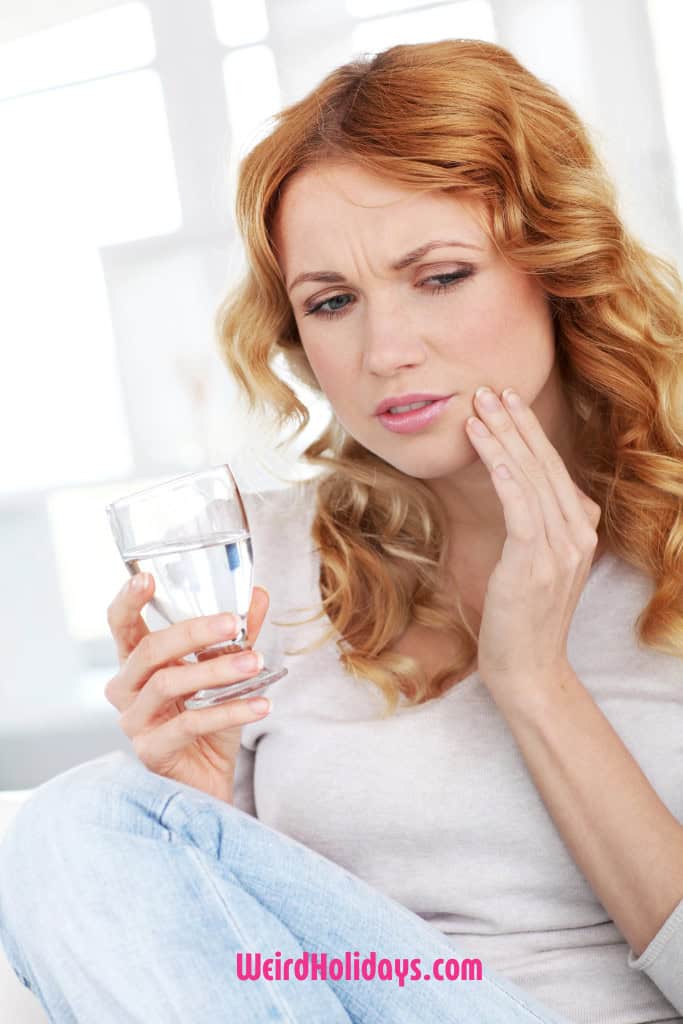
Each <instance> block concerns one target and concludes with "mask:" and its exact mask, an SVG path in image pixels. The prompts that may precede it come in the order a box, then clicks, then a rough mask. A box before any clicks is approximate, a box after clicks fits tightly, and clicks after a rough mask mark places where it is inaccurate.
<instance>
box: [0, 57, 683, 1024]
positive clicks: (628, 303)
mask: <svg viewBox="0 0 683 1024" xmlns="http://www.w3.org/2000/svg"><path fill="white" fill-rule="evenodd" d="M237 213H238V221H239V226H240V229H241V232H242V235H243V238H244V241H245V244H246V247H247V252H248V256H249V272H248V274H247V276H246V278H245V280H244V281H243V282H241V283H240V285H239V287H238V288H237V289H236V290H235V292H234V293H233V294H232V295H231V296H229V297H228V299H227V300H226V303H225V304H224V306H223V308H222V310H221V315H220V318H219V327H220V340H221V346H222V350H223V352H224V355H225V359H226V363H227V365H228V367H229V369H230V370H231V371H232V373H233V374H234V375H235V377H236V378H237V380H238V381H239V382H240V383H241V385H242V387H243V388H244V390H245V392H246V394H247V396H248V397H249V399H250V401H251V402H252V404H253V405H255V404H259V403H260V404H266V405H268V406H269V407H270V408H271V409H272V410H273V413H274V414H275V415H276V416H279V418H280V420H281V422H282V423H283V424H285V423H286V422H288V421H289V420H291V418H292V417H298V418H299V420H300V429H301V428H303V426H304V425H305V424H306V423H307V421H308V413H307V411H306V409H305V406H304V405H303V404H302V403H301V402H300V401H299V399H298V398H297V397H296V395H295V393H294V392H293V391H292V390H291V389H290V388H289V387H288V386H287V385H286V384H285V383H284V382H283V381H282V380H281V379H280V378H279V377H277V376H276V375H275V373H274V372H273V370H272V369H271V366H270V359H271V357H272V356H273V355H274V354H275V353H276V352H278V351H280V352H284V353H285V356H286V358H287V361H288V363H289V366H290V368H291V369H292V370H293V371H294V372H295V373H297V374H298V376H299V377H300V379H301V380H302V381H303V382H305V383H306V384H308V385H309V386H310V387H311V388H313V389H315V390H317V391H319V392H320V393H322V394H324V395H325V396H326V397H327V399H328V400H329V402H330V405H331V407H332V410H333V419H332V422H331V425H330V427H329V429H328V430H326V431H325V432H324V434H323V435H322V436H321V437H320V438H318V439H317V440H316V441H315V442H314V443H313V444H311V445H309V446H308V448H307V449H306V451H305V453H304V455H305V457H306V458H307V459H308V460H309V461H310V462H311V464H312V465H314V466H318V467H322V468H323V469H324V472H323V473H322V474H321V476H320V477H319V478H317V479H315V480H313V481H308V482H306V483H304V484H299V485H297V486H296V487H293V488H291V489H288V490H287V491H285V492H275V493H274V494H272V495H269V496H268V499H267V500H266V501H265V502H259V501H258V499H257V498H256V497H255V496H248V513H249V517H250V522H251V525H252V530H253V535H254V539H255V551H256V553H257V578H258V579H259V582H262V583H267V589H268V590H269V591H270V596H268V594H266V593H264V591H263V590H259V589H257V590H256V591H255V597H254V602H253V604H252V608H251V610H250V617H249V635H250V637H252V638H260V641H264V643H263V644H261V643H260V642H259V644H258V645H257V646H267V645H270V646H271V647H277V648H278V651H279V655H278V656H280V655H281V656H282V657H286V656H289V657H291V659H292V660H291V661H290V674H289V676H288V677H287V678H285V679H284V680H282V681H280V682H278V683H276V684H275V685H274V686H273V687H272V688H271V690H270V693H271V694H273V695H274V697H275V700H274V707H273V711H272V713H271V714H269V715H268V714H267V713H266V715H265V717H264V713H263V712H258V711H257V710H255V709H254V710H251V704H252V702H251V701H250V700H244V701H240V700H237V701H232V702H228V703H226V704H224V705H219V706H217V707H214V708H209V709H202V710H197V711H191V712H184V711H183V705H182V700H183V698H184V697H185V696H187V695H188V694H190V693H192V692H194V691H195V690H196V689H198V688H200V687H204V686H208V685H212V684H218V683H220V684H224V683H225V682H226V681H231V680H233V679H235V680H236V679H242V678H245V677H247V676H248V675H249V674H253V673H254V672H255V671H256V667H254V668H252V669H251V670H248V669H247V668H245V667H242V666H240V665H239V664H238V658H237V656H235V655H228V656H226V657H222V658H218V659H215V660H213V661H210V662H202V663H200V664H186V663H184V662H183V660H182V659H183V657H184V656H186V655H187V654H189V653H190V652H192V651H194V650H197V649H199V648H200V647H202V646H204V645H206V644H207V642H211V641H212V640H214V638H215V635H216V632H215V630H216V629H217V628H218V626H219V624H218V623H216V622H214V621H213V620H212V619H208V618H205V619H197V620H192V621H191V622H189V623H181V624H178V625H175V626H171V627H169V628H168V629H164V630H159V631H157V632H155V633H154V634H149V633H148V631H147V627H146V626H145V623H144V621H143V620H142V618H141V616H140V612H141V609H142V608H143V607H144V605H145V603H146V602H148V601H149V599H150V597H151V596H152V593H153V585H154V581H153V580H150V579H147V580H146V581H145V580H142V579H140V582H141V583H143V586H142V587H141V588H140V589H138V590H135V589H134V587H133V586H131V587H127V588H125V589H124V590H123V591H122V592H121V593H120V594H119V595H118V596H117V597H116V598H115V600H114V601H113V602H112V605H111V606H110V609H109V622H110V625H111V629H112V634H113V636H114V639H115V641H116V644H117V648H118V653H119V658H120V662H121V669H120V671H119V672H118V673H117V675H116V676H115V677H114V678H113V679H112V680H111V681H110V682H109V684H108V686H107V696H108V698H109V700H110V701H111V702H112V703H113V704H114V705H115V706H116V707H117V708H118V709H119V710H120V712H121V725H122V728H123V729H124V731H125V732H126V734H127V735H128V736H129V737H130V738H131V740H132V743H133V746H134V749H135V753H136V755H137V757H135V758H134V757H131V756H128V755H123V754H115V755H107V756H105V757H104V758H100V759H98V760H96V761H91V762H87V763H86V764H84V765H79V766H78V767H76V768H74V769H72V770H71V771H69V772H66V773H64V774H62V775H61V776H58V777H57V778H55V779H52V780H50V781H49V782H48V783H46V784H45V785H43V786H41V787H39V789H38V790H37V791H36V793H35V794H34V795H33V796H32V798H31V800H29V801H28V803H27V804H25V805H24V807H23V808H22V810H21V811H20V813H19V814H18V815H17V818H16V819H15V822H14V827H13V829H12V831H11V833H10V834H9V836H8V837H7V839H6V841H5V843H4V844H3V847H2V848H1V849H0V901H1V904H0V905H1V906H2V912H3V916H2V924H1V928H2V939H3V943H4V945H5V948H6V950H7V952H8V955H9V957H10V959H11V961H12V963H13V966H14V968H15V971H16V972H17V974H18V975H19V976H20V977H21V978H22V979H23V980H24V981H25V983H26V984H27V985H29V986H30V987H31V988H32V989H33V991H34V992H35V993H36V995H37V996H38V997H39V998H40V999H41V1001H42V1002H43V1004H44V1005H45V1006H46V1007H47V1008H48V1010H49V1012H50V1013H51V1014H52V1017H53V1019H55V1020H60V1021H66V1020H70V1021H71V1020H78V1021H85V1020H98V1021H106V1020H112V1021H114V1020H116V1021H122V1020H140V1021H143V1020H144V1021H145V1022H147V1021H169V1020H176V1019H177V1020H192V1021H195V1022H197V1021H207V1022H208V1021H216V1020H222V1019H229V1020H254V1021H256V1020H259V1021H260V1020H288V1021H309V1020H311V1021H319V1020H323V1019H326V1020H331V1021H364V1022H365V1021H373V1022H374V1021H379V1020H382V1021H389V1022H413V1021H416V1020H420V1021H423V1020H426V1021H431V1020H434V1021H451V1020H452V1021H468V1022H473V1021H482V1022H484V1021H485V1022H487V1024H491V1022H503V1021H537V1022H538V1021H543V1022H562V1021H570V1020H571V1021H586V1022H587V1021H592V1022H597V1021H600V1022H605V1024H607V1022H610V1024H617V1022H619V1024H626V1022H630V1024H636V1022H645V1021H655V1020H664V1019H666V1020H679V1021H681V1020H683V1017H682V1016H678V1015H677V1014H683V982H682V980H681V979H682V978H683V970H681V967H682V966H683V826H682V825H681V821H682V820H683V786H681V782H682V781H683V763H682V761H681V751H680V735H681V726H682V725H683V672H682V671H681V667H682V666H681V656H682V655H683V609H682V608H681V586H680V583H681V557H680V551H681V507H680V503H681V475H682V474H681V463H682V460H681V441H682V435H683V423H682V416H681V409H682V404H681V398H682V394H681V372H680V369H681V351H682V345H683V342H682V338H683V331H682V327H683V307H682V305H681V290H680V280H679V278H678V276H677V274H676V271H675V270H674V269H673V268H672V267H671V266H670V265H668V264H665V263H664V262H663V261H661V260H659V259H657V258H656V257H655V256H654V255H652V254H651V253H648V252H647V251H646V250H644V249H643V248H642V247H641V246H640V245H639V244H638V243H637V242H636V241H635V239H633V238H632V237H631V236H630V235H629V234H628V232H627V231H626V229H625V228H624V226H623V225H622V224H621V222H620V220H619V218H618V215H617V212H616V203H615V197H614V193H613V190H612V187H611V186H610V184H609V182H608V180H607V178H606V176H605V172H604V170H603V169H602V167H601V166H600V164H599V162H598V160H597V158H596V156H595V153H594V152H593V149H592V148H591V145H590V142H589V140H588V138H587V135H586V132H585V129H584V128H583V126H582V125H581V124H580V123H579V121H578V120H577V118H576V115H575V114H574V113H573V111H572V110H571V109H570V108H569V107H568V105H567V104H566V103H565V102H564V101H563V100H561V99H560V98H559V97H558V96H557V94H556V93H555V92H554V91H553V90H552V89H551V88H549V87H548V86H547V85H545V84H544V83H542V82H540V81H539V80H538V79H536V78H535V77H534V76H533V75H531V74H530V73H529V72H528V71H526V70H525V69H524V68H523V67H522V66H520V64H519V63H518V62H517V61H516V60H515V59H514V58H513V57H512V56H511V54H509V53H508V52H506V51H505V50H503V49H501V48H499V47H496V46H493V45H490V44H486V43H482V42H477V41H474V42H472V41H466V40H447V41H444V42H440V43H435V44H428V45H418V46H398V47H393V48H392V49H390V50H387V51H385V52H384V53H381V54H379V55H377V56H376V57H375V58H374V59H373V60H367V61H365V60H359V61H355V62H353V63H351V64H349V65H346V66H344V67H341V68H339V69H337V70H336V71H335V72H333V73H332V74H330V75H329V76H328V77H327V78H326V79H325V80H324V81H323V82H322V83H321V84H320V86H319V87H318V88H317V89H315V90H314V91H313V93H311V95H309V96H308V97H306V98H305V99H303V100H301V101H300V102H298V103H296V104H294V105H292V106H291V107H289V108H287V109H285V110H284V111H282V113H281V114H280V116H279V119H278V123H277V125H276V127H275V129H274V131H273V132H272V133H271V135H270V136H268V138H266V139H264V140H263V141H262V142H260V143H259V144H258V145H257V146H256V147H255V148H254V149H253V150H252V152H251V153H250V154H249V155H248V156H247V157H246V159H245V160H244V161H243V163H242V166H241V170H240V179H239V189H238V206H237ZM665 277H668V280H669V283H670V285H671V287H669V288H667V287H666V285H665V283H664V278H665ZM486 385H488V387H489V388H490V389H491V391H492V392H493V397H494V399H497V402H496V401H494V404H493V406H488V405H486V403H485V402H484V401H483V398H482V397H481V394H482V393H481V392H480V391H479V389H480V387H482V386H486ZM510 389H511V390H512V391H513V392H516V393H517V395H518V396H519V399H520V401H519V402H518V404H517V405H515V404H513V403H512V402H511V401H508V392H509V390H510ZM422 400H426V401H427V402H428V403H429V404H428V405H427V406H425V409H426V410H427V411H426V412H423V413H411V412H410V411H408V412H407V413H401V412H400V407H402V406H404V405H406V404H407V405H411V404H414V403H418V402H420V401H422ZM397 406H398V407H399V411H398V412H391V411H389V412H385V411H384V409H385V408H388V409H390V410H391V409H396V407H397ZM477 424H479V425H480V426H482V425H483V426H484V427H485V428H486V429H485V430H484V431H483V432H481V433H479V432H478V431H477V429H476V427H477ZM501 466H503V467H505V469H507V473H503V474H502V475H501V474H500V473H499V468H500V467H501ZM135 582H136V581H133V583H135ZM321 602H322V604H321ZM316 604H317V605H318V606H320V608H321V610H320V612H319V614H318V615H317V616H314V617H313V618H309V619H306V620H304V621H303V622H302V621H299V622H292V621H288V622H283V621H281V619H279V618H278V617H279V616H281V613H284V614H287V615H288V614H289V613H290V612H291V610H292V609H294V608H295V607H298V608H301V607H304V608H306V607H309V606H314V607H315V605H316ZM268 610H270V615H269V616H268V619H267V620H266V612H267V611H268ZM274 613H277V616H278V617H276V616H275V614H274ZM638 614H639V618H638V620H637V621H636V616H637V615H638ZM321 617H322V618H326V619H327V625H328V626H329V629H328V630H327V632H326V633H325V635H324V636H323V637H322V638H320V637H317V638H315V637H313V635H312V633H311V631H310V630H309V629H307V628H305V627H306V626H308V625H310V624H311V623H313V622H315V621H316V620H317V619H318V618H321ZM285 626H288V627H289V628H290V629H294V630H295V631H296V632H295V638H296V639H297V641H302V642H303V646H302V645H301V644H299V648H298V649H297V650H294V651H291V650H287V651H285V650H284V649H282V643H283V637H284V635H285V632H286V631H285V629H284V627H285ZM222 628H223V630H224V632H223V633H222V635H228V636H229V635H234V625H233V627H232V632H231V626H230V624H229V623H228V624H227V626H226V625H225V624H224V625H223V627H222ZM311 638H312V639H313V642H312V643H306V641H309V640H311ZM332 639H334V640H335V641H336V645H337V648H338V650H335V649H334V648H333V646H332V644H331V643H330V641H331V640H332ZM275 660H276V659H275V657H273V661H275ZM30 858H32V862H31V861H30ZM48 929H49V931H50V939H49V942H48V941H46V934H47V930H48ZM240 952H241V953H245V954H246V953H251V954H252V957H254V955H255V954H259V953H260V954H261V956H262V957H263V958H272V961H273V962H272V964H271V965H270V967H269V968H268V971H267V972H264V973H262V974H261V975H260V976H258V977H256V975H255V974H247V980H244V977H245V976H244V974H243V973H242V972H243V971H244V970H245V969H246V971H247V972H249V970H250V969H251V970H252V971H253V970H254V968H255V967H256V966H257V965H256V963H255V960H254V959H252V961H251V963H250V964H246V963H245V961H244V960H243V961H242V962H241V965H240V963H239V962H238V958H237V955H238V953H240ZM323 954H325V955H326V956H327V958H328V961H329V962H330V963H332V962H335V964H338V966H335V967H334V968H332V967H331V968H330V972H329V973H328V974H318V975H315V974H314V971H313V966H312V965H311V963H310V960H309V964H308V971H306V966H305V962H306V958H307V957H313V956H319V957H321V958H322V955H323ZM373 957H374V959H373ZM287 960H289V972H290V973H289V974H287V972H286V970H285V962H286V961H287ZM297 963H298V964H299V967H298V968H297V967H296V966H295V965H296V964H297ZM378 965H379V966H378ZM480 967H481V968H483V970H481V972H479V970H478V969H479V968H480ZM318 968H319V970H320V971H323V970H324V968H323V962H322V959H320V960H319V961H318ZM297 970H299V972H300V973H297ZM249 979H250V980H249ZM321 981H322V984H321Z"/></svg>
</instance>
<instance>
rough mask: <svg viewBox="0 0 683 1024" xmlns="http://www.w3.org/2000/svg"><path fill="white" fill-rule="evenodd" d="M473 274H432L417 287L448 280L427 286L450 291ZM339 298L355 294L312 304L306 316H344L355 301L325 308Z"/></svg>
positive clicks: (433, 291)
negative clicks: (444, 282)
mask: <svg viewBox="0 0 683 1024" xmlns="http://www.w3.org/2000/svg"><path fill="white" fill-rule="evenodd" d="M471 274H472V270H471V269H470V268H468V269H467V270H458V271H454V272H453V273H450V274H432V276H431V277H425V278H424V280H423V281H420V283H419V284H418V285H417V287H418V288H425V287H426V286H427V282H429V281H447V283H446V284H438V285H436V286H433V287H431V286H430V287H427V294H429V295H438V294H440V293H441V292H446V291H449V290H450V289H451V288H455V287H457V285H458V284H459V283H460V281H463V280H464V279H465V278H466V277H470V275H471ZM338 299H353V296H352V295H349V294H348V293H346V292H344V293H340V294H339V295H333V296H332V297H331V298H329V299H325V300H324V302H319V303H318V304H317V305H316V306H312V307H311V308H310V309H307V310H306V311H305V313H304V316H321V317H325V318H326V319H327V320H332V319H334V318H335V317H339V316H344V315H345V314H344V312H343V310H345V309H347V308H348V307H349V306H350V305H351V306H352V305H353V304H354V303H353V301H352V302H345V303H344V305H343V306H337V308H336V309H331V310H328V309H324V308H323V307H324V306H327V305H329V303H331V302H336V301H337V300H338Z"/></svg>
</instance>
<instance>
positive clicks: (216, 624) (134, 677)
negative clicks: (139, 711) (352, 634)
mask: <svg viewBox="0 0 683 1024" xmlns="http://www.w3.org/2000/svg"><path fill="white" fill-rule="evenodd" d="M146 575H148V576H149V575H150V574H146ZM153 582H154V581H153V578H151V585H150V586H148V589H147V591H142V595H143V596H142V597H140V596H139V595H137V594H136V595H135V596H133V595H134V594H135V592H134V591H131V592H126V591H125V588H124V590H123V591H122V592H121V593H120V594H119V595H118V596H117V598H115V600H114V601H113V602H112V604H111V605H110V608H109V614H108V618H109V622H110V626H111V628H112V633H113V634H114V636H115V638H116V639H117V649H118V651H119V658H120V659H123V660H122V662H121V669H120V671H119V672H118V673H117V674H116V675H115V676H114V678H113V679H111V680H110V681H109V682H108V683H107V686H106V687H105V696H106V698H107V700H108V701H109V702H110V703H111V704H113V705H114V706H115V707H117V708H118V709H119V710H120V711H125V710H126V709H127V708H128V707H129V706H130V704H131V703H132V701H133V700H134V699H135V697H136V695H137V694H138V693H139V691H140V690H141V689H142V687H143V686H144V685H145V684H146V683H147V681H148V680H149V679H150V677H151V676H152V675H153V674H154V673H155V672H156V671H157V670H159V669H161V668H162V667H163V666H165V665H168V664H169V663H173V662H177V661H178V660H179V659H182V658H183V657H185V656H187V655H188V654H194V653H195V652H197V651H201V649H202V648H204V647H209V646H211V645H212V644H216V643H218V642H220V641H221V640H230V639H234V638H235V637H236V636H237V632H238V621H237V619H236V617H235V616H233V615H230V614H228V613H225V612H222V613H220V614H218V615H209V616H201V617H199V618H194V619H187V620H185V621H183V622H177V623H175V624H174V625H172V626H169V627H168V628H166V629H160V630H156V631H155V632H154V633H150V631H149V630H148V629H147V626H146V625H145V622H144V620H143V619H142V616H141V615H140V609H141V607H142V605H143V604H144V603H145V601H146V600H148V599H149V597H151V595H152V592H153ZM269 603H270V599H269V597H268V592H267V591H266V590H264V589H263V588H261V587H254V590H253V593H252V601H251V605H250V607H249V612H248V613H247V630H248V637H249V643H250V644H253V643H254V641H255V639H256V638H257V637H258V635H259V633H260V631H261V627H262V625H263V620H264V619H265V616H266V612H267V611H268V607H269ZM136 616H137V619H136ZM137 620H139V621H137ZM136 636H137V637H138V639H137V642H136V643H135V644H133V646H130V644H131V643H132V641H133V638H134V637H136ZM220 657H222V655H220V652H218V653H217V652H215V651H214V652H211V654H210V656H207V657H206V658H205V659H201V664H206V663H209V662H210V661H212V660H215V659H216V658H219V659H220ZM189 664H190V666H191V665H192V664H194V663H189ZM183 667H186V666H185V665H183Z"/></svg>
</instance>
